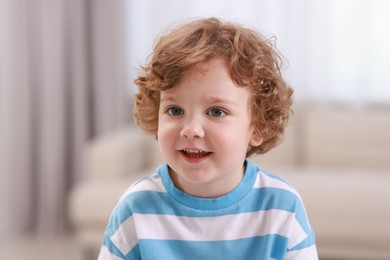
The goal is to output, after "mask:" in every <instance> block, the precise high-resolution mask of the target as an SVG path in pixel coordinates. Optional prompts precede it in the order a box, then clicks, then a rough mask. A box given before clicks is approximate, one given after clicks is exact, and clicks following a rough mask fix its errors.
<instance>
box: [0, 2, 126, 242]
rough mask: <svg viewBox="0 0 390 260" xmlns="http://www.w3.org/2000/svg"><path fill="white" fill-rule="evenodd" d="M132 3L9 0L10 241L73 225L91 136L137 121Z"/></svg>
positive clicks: (3, 187)
mask: <svg viewBox="0 0 390 260" xmlns="http://www.w3.org/2000/svg"><path fill="white" fill-rule="evenodd" d="M125 9H126V8H125V1H104V0H100V1H94V0H34V1H30V0H0V209H1V214H0V242H1V240H4V239H5V238H7V237H10V236H17V235H18V234H21V233H25V232H29V233H34V234H48V235H56V234H60V233H63V232H66V231H67V230H68V228H69V227H68V223H67V207H66V199H67V194H68V191H69V188H70V187H71V185H72V184H74V183H75V182H77V181H78V180H79V179H80V178H82V149H83V145H84V144H85V142H86V141H87V140H89V139H91V138H93V137H95V136H97V135H100V134H104V133H105V132H107V131H110V130H112V129H114V128H118V127H121V126H123V125H125V124H127V123H128V122H129V121H130V120H131V111H130V110H131V104H130V103H131V101H130V96H129V87H130V84H129V79H128V77H127V71H126V52H125V46H126V42H125V39H126V35H125V33H126V30H125Z"/></svg>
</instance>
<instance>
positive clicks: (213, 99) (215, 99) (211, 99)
mask: <svg viewBox="0 0 390 260" xmlns="http://www.w3.org/2000/svg"><path fill="white" fill-rule="evenodd" d="M207 99H208V101H209V102H210V103H217V104H218V103H228V104H230V105H234V106H237V107H238V105H237V104H236V103H235V102H234V101H232V100H229V99H224V98H220V97H213V96H212V97H209V98H207Z"/></svg>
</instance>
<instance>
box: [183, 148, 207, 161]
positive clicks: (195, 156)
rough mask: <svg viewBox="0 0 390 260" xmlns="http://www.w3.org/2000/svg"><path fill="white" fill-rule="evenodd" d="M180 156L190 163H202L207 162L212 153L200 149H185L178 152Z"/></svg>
mask: <svg viewBox="0 0 390 260" xmlns="http://www.w3.org/2000/svg"><path fill="white" fill-rule="evenodd" d="M178 152H179V154H180V155H181V156H182V157H183V158H184V159H185V160H186V161H187V162H189V163H200V162H203V161H205V160H207V159H208V158H209V157H210V156H211V154H212V153H211V152H207V151H204V150H202V149H198V148H184V149H181V150H178Z"/></svg>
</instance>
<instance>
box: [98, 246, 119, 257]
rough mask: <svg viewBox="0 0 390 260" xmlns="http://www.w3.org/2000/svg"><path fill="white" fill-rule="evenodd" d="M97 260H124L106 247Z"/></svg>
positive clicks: (102, 248) (102, 249) (103, 247)
mask: <svg viewBox="0 0 390 260" xmlns="http://www.w3.org/2000/svg"><path fill="white" fill-rule="evenodd" d="M97 260H123V259H122V258H120V257H118V256H116V255H114V254H112V253H111V252H110V251H109V250H108V248H107V247H106V246H105V245H102V247H101V249H100V253H99V257H98V259H97Z"/></svg>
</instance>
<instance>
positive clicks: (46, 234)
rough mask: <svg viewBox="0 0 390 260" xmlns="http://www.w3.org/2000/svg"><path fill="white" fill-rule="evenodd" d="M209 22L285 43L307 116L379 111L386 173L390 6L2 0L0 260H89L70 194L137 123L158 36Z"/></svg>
mask: <svg viewBox="0 0 390 260" xmlns="http://www.w3.org/2000/svg"><path fill="white" fill-rule="evenodd" d="M208 16H216V17H219V18H222V19H226V20H232V21H235V22H238V23H241V24H245V25H247V26H249V27H252V28H254V29H256V30H259V31H260V32H261V33H263V34H264V35H265V36H267V37H275V39H276V46H277V48H278V49H279V50H280V52H281V53H282V54H283V55H284V56H285V57H286V60H287V62H286V63H285V65H284V68H283V74H284V76H285V78H286V80H287V81H288V82H289V83H290V84H291V85H292V86H293V87H294V89H295V102H296V106H297V107H299V111H302V113H304V112H305V111H307V110H310V109H311V106H312V105H313V104H314V105H315V106H321V107H330V108H331V109H333V111H336V112H335V115H336V117H337V114H338V111H339V109H340V107H341V108H345V107H348V109H352V110H354V111H358V114H360V113H363V114H364V113H366V111H370V113H371V112H372V111H374V112H372V114H373V115H374V119H372V120H371V119H368V121H367V122H373V124H376V125H375V128H378V129H379V131H380V132H379V134H382V136H381V140H379V141H376V143H378V146H379V148H376V147H375V146H372V144H373V142H372V141H368V143H369V145H371V146H370V149H371V150H370V151H372V153H370V154H371V155H372V154H374V155H375V158H374V161H373V163H372V164H370V165H369V167H372V168H377V167H375V166H377V165H379V164H380V165H381V167H380V169H379V171H381V175H380V176H382V177H384V178H385V179H386V178H387V177H386V176H388V175H389V174H390V170H389V169H390V168H389V164H388V162H389V161H390V151H389V149H388V148H390V147H387V146H386V147H384V144H386V145H387V144H389V139H390V136H389V135H390V134H389V135H388V134H387V133H389V132H386V134H385V133H384V131H385V130H386V129H389V126H388V125H389V123H390V73H389V68H390V48H389V46H390V30H389V28H388V25H389V24H390V2H389V1H386V0H342V1H339V0H328V1H321V0H295V1H290V0H272V1H271V0H242V1H235V0H211V1H210V0H187V1H180V0H165V1H159V0H143V1H137V0H127V1H124V0H118V1H104V0H95V1H94V0H34V1H30V0H0V212H1V213H0V259H25V258H28V259H45V257H46V258H47V259H53V258H55V259H62V258H60V257H63V259H78V258H80V259H81V257H82V253H81V252H79V251H78V249H79V245H78V242H77V239H74V234H75V232H77V230H76V229H77V227H76V226H75V225H73V222H72V220H71V219H70V214H69V210H70V206H69V197H70V194H71V192H72V190H73V189H74V187H75V186H77V185H78V184H79V183H81V182H83V181H85V180H86V178H87V176H86V162H85V153H84V151H85V147H86V145H87V144H89V143H91V142H93V141H94V140H96V139H98V138H100V137H101V136H106V135H109V134H110V133H113V132H115V131H119V130H121V129H127V128H128V127H129V125H130V126H131V125H132V96H133V94H134V93H135V92H136V88H135V86H134V84H133V83H132V81H133V79H134V78H135V77H136V75H137V68H138V67H139V66H140V65H142V64H143V63H144V62H145V59H146V58H147V57H148V55H149V54H150V52H151V50H152V47H153V44H154V42H155V40H156V37H157V36H158V35H159V34H160V33H161V32H163V31H164V30H165V29H166V28H168V27H171V26H173V25H175V24H176V23H178V22H183V21H187V20H189V19H193V18H200V17H208ZM378 111H379V112H378ZM320 114H321V113H320ZM347 114H348V113H347ZM378 114H379V115H380V116H379V117H376V116H377V115H378ZM321 115H324V116H325V117H326V116H329V114H328V113H325V114H321ZM298 118H301V117H298ZM316 119H318V120H319V121H321V118H316ZM338 120H339V121H341V122H344V123H345V124H346V125H348V117H342V118H339V119H338ZM370 120H371V121H370ZM313 122H314V121H313ZM313 124H314V126H315V125H316V123H313ZM385 124H386V125H385ZM352 125H353V124H351V128H348V127H347V128H345V129H344V130H345V135H344V137H347V138H348V136H350V135H349V133H351V132H355V131H356V129H358V131H359V133H361V135H358V136H357V139H351V140H352V141H354V142H355V143H354V144H352V147H355V146H357V145H358V144H357V143H358V142H359V139H360V138H362V136H366V137H368V139H371V138H370V136H367V135H370V134H369V133H370V129H369V128H370V127H371V126H370V125H369V124H358V125H353V127H356V128H353V127H352ZM327 127H329V128H331V127H332V126H331V125H328V126H325V128H327ZM365 127H366V128H367V129H366V128H365ZM299 129H301V128H299V127H298V130H297V131H299ZM378 129H376V130H378ZM381 129H382V130H381ZM322 130H324V129H322ZM386 131H387V130H386ZM374 133H377V132H375V131H374ZM300 134H301V135H302V132H300ZM316 137H317V138H319V139H321V138H322V137H321V136H320V135H317V136H316ZM296 142H297V141H296ZM336 143H337V142H336ZM383 147H384V148H383ZM303 149H304V148H302V147H301V146H300V147H298V148H297V149H296V150H295V152H296V153H302V152H304V151H302V150H303ZM317 149H321V147H318V146H317ZM332 149H335V150H337V149H338V148H337V147H332ZM352 150H353V149H352ZM313 151H315V149H314V150H313ZM370 154H369V155H370ZM326 155H327V154H324V155H321V154H320V157H322V158H321V159H324V158H323V156H326ZM366 157H367V156H364V158H366ZM356 158H358V159H357V160H360V159H359V158H360V157H356ZM362 158H363V157H362ZM364 158H363V159H362V160H363V161H364ZM306 159H307V158H306ZM309 159H310V155H309ZM294 160H295V163H298V164H299V163H301V164H302V160H303V159H302V158H298V159H297V158H295V159H294ZM375 160H377V161H375ZM322 162H326V159H325V160H323V161H322ZM348 163H350V164H351V166H353V164H354V161H353V160H352V161H348ZM346 166H348V165H346ZM383 172H384V174H383ZM387 173H388V174H387ZM381 196H382V197H384V196H385V198H386V200H385V201H388V199H389V197H386V196H388V193H386V194H382V195H381ZM386 208H387V210H388V206H386ZM373 221H374V220H373ZM386 225H387V226H388V224H386ZM99 235H100V234H99ZM101 236H103V234H101ZM385 242H386V243H387V242H388V241H385ZM386 245H388V244H386Z"/></svg>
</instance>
